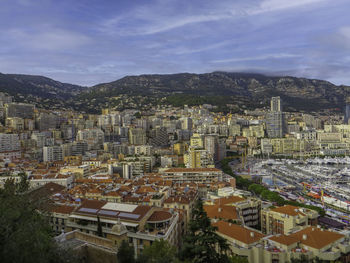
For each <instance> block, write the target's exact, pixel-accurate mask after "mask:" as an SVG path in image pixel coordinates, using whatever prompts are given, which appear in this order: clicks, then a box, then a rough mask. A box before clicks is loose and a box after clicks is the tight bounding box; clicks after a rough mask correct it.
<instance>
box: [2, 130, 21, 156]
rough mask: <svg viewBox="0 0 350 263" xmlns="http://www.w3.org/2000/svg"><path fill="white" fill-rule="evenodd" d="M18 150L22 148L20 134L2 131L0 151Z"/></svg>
mask: <svg viewBox="0 0 350 263" xmlns="http://www.w3.org/2000/svg"><path fill="white" fill-rule="evenodd" d="M18 150H20V142H19V137H18V134H5V133H0V152H5V151H6V152H7V151H18Z"/></svg>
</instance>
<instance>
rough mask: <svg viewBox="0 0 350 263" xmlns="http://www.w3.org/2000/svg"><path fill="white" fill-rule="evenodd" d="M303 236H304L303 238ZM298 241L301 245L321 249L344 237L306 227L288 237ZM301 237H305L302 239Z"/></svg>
mask: <svg viewBox="0 0 350 263" xmlns="http://www.w3.org/2000/svg"><path fill="white" fill-rule="evenodd" d="M304 235H305V236H304ZM290 236H291V237H293V238H296V239H298V240H299V241H300V242H301V243H302V244H303V245H305V246H308V247H313V248H316V249H321V248H323V247H325V246H327V245H329V244H331V243H334V242H335V241H337V240H339V239H341V238H344V237H345V236H344V235H342V234H339V233H336V232H332V231H327V230H323V231H322V229H320V228H317V227H311V226H310V227H307V228H305V229H303V230H300V231H298V232H295V233H293V234H291V235H290ZM303 237H306V239H304V238H303Z"/></svg>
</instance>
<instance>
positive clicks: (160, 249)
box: [137, 239, 180, 263]
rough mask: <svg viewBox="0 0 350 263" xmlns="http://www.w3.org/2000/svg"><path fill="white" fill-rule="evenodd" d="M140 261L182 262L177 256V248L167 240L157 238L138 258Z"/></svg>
mask: <svg viewBox="0 0 350 263" xmlns="http://www.w3.org/2000/svg"><path fill="white" fill-rule="evenodd" d="M137 262H139V263H175V262H180V261H179V259H178V258H177V256H176V248H175V247H173V246H171V245H170V244H169V243H168V242H167V241H164V240H163V239H161V240H156V241H154V242H153V244H152V245H151V246H147V247H146V248H145V249H144V250H143V252H142V254H141V255H140V256H139V258H138V259H137Z"/></svg>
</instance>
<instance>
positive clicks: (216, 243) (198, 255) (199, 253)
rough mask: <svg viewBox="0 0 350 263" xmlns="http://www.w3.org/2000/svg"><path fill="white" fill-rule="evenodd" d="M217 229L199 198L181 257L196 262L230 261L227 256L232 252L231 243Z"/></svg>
mask: <svg viewBox="0 0 350 263" xmlns="http://www.w3.org/2000/svg"><path fill="white" fill-rule="evenodd" d="M216 230H217V228H216V227H214V226H212V225H211V222H210V219H209V218H208V216H207V214H206V212H205V211H204V209H203V204H202V202H201V201H200V200H198V201H197V202H196V205H195V208H194V210H193V217H192V219H191V221H190V222H189V233H188V235H186V236H185V238H184V244H183V247H182V249H181V251H180V259H185V260H191V261H192V262H194V263H202V262H203V263H204V262H211V263H219V262H220V263H223V262H230V261H229V258H228V256H227V254H228V253H229V252H230V250H229V245H228V244H227V242H226V240H225V239H224V238H222V237H220V236H219V235H218V234H217V233H216Z"/></svg>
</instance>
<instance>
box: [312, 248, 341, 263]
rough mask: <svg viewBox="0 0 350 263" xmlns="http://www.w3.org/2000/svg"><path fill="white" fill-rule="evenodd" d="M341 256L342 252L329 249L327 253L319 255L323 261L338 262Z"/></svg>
mask: <svg viewBox="0 0 350 263" xmlns="http://www.w3.org/2000/svg"><path fill="white" fill-rule="evenodd" d="M340 256H341V252H340V250H338V249H332V250H331V249H329V250H327V251H325V252H322V253H320V254H318V257H319V258H320V259H321V260H330V261H332V260H336V259H338V258H339V257H340Z"/></svg>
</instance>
